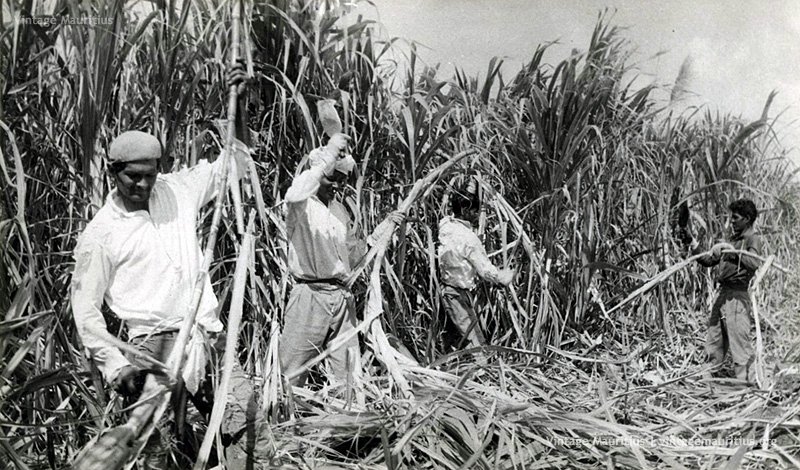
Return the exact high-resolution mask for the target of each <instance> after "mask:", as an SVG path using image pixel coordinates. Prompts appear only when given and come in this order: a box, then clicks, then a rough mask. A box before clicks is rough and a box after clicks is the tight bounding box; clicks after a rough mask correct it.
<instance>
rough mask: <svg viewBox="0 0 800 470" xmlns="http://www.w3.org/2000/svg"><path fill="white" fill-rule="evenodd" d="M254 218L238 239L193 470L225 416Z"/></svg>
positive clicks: (203, 458) (205, 456) (203, 460)
mask: <svg viewBox="0 0 800 470" xmlns="http://www.w3.org/2000/svg"><path fill="white" fill-rule="evenodd" d="M254 220H255V218H254V217H253V213H252V212H251V214H250V221H249V222H248V224H247V230H246V231H245V234H244V238H243V239H242V245H241V251H240V252H239V257H238V258H237V259H236V269H235V270H234V274H233V292H232V294H231V310H230V314H229V315H228V331H227V335H226V337H225V353H224V355H223V360H222V377H221V378H220V382H219V386H218V387H217V390H216V392H215V393H214V406H213V408H212V409H211V418H210V419H209V421H208V428H207V429H206V434H205V436H204V437H203V443H202V445H201V446H200V452H199V455H198V456H197V460H196V461H195V463H194V470H202V469H204V468H205V467H206V464H207V463H208V456H209V454H210V453H211V446H212V445H214V438H215V437H216V435H217V431H218V430H219V426H220V424H221V423H222V418H223V416H224V413H225V406H226V405H227V403H228V388H229V386H230V381H231V371H232V370H233V366H234V361H237V360H238V359H237V358H236V345H237V343H238V340H239V327H240V326H241V323H242V306H243V304H244V290H245V287H246V284H247V268H248V265H249V264H250V259H251V257H252V252H253V249H254V242H253V222H254Z"/></svg>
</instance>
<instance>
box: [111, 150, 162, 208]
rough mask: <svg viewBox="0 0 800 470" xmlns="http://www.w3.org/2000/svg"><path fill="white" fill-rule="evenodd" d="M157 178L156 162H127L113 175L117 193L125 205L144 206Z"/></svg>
mask: <svg viewBox="0 0 800 470" xmlns="http://www.w3.org/2000/svg"><path fill="white" fill-rule="evenodd" d="M157 176H158V160H141V161H136V162H129V163H127V164H126V165H125V168H123V169H122V170H120V171H118V172H117V173H116V174H115V175H114V180H115V181H116V183H117V191H118V192H119V195H120V197H121V198H122V199H123V200H124V201H125V202H126V205H130V206H134V207H141V206H146V204H147V201H148V200H149V199H150V192H151V191H152V190H153V185H154V184H155V183H156V177H157Z"/></svg>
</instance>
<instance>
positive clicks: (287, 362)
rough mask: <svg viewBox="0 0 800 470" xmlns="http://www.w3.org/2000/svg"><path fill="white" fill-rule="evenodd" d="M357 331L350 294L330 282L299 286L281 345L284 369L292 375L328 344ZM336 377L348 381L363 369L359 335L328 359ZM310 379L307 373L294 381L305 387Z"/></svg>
mask: <svg viewBox="0 0 800 470" xmlns="http://www.w3.org/2000/svg"><path fill="white" fill-rule="evenodd" d="M355 327H356V316H355V308H354V305H353V301H352V296H351V295H350V292H349V291H348V290H347V289H345V288H344V287H341V286H338V285H336V284H330V283H326V282H319V283H306V284H301V283H298V284H296V285H295V286H294V288H292V293H291V294H290V295H289V303H288V304H287V305H286V315H285V317H284V325H283V335H282V336H281V343H280V357H281V367H282V368H283V373H284V374H285V375H289V374H291V373H293V372H296V371H298V370H300V369H301V368H302V367H303V364H305V363H306V362H308V361H309V360H310V359H312V358H314V357H315V356H317V355H318V354H319V353H320V352H322V351H323V350H324V349H325V347H326V346H327V345H328V343H329V342H330V341H331V340H333V339H335V338H337V337H340V336H342V335H345V334H347V333H349V332H352V330H353V329H355ZM328 362H329V366H330V370H331V372H332V374H333V376H334V377H335V378H336V379H337V380H339V381H341V382H346V381H348V374H350V373H352V371H353V368H355V367H358V366H359V365H360V352H359V348H358V335H353V336H352V337H351V338H350V339H349V340H347V341H346V342H345V343H344V344H343V345H342V346H341V347H339V348H337V349H336V350H334V351H332V352H331V354H330V356H328ZM307 377H308V371H307V370H304V371H303V372H302V373H300V374H299V375H298V376H297V377H295V378H293V379H292V380H291V384H292V385H299V386H302V385H304V384H305V382H306V379H307Z"/></svg>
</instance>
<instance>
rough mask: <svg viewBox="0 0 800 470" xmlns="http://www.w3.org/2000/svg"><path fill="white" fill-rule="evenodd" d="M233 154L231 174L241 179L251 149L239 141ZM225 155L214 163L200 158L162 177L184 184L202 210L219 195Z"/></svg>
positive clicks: (246, 167)
mask: <svg viewBox="0 0 800 470" xmlns="http://www.w3.org/2000/svg"><path fill="white" fill-rule="evenodd" d="M233 156H234V158H233V167H232V168H231V169H230V173H229V176H230V177H231V178H235V179H237V180H239V179H242V178H243V177H244V175H246V174H247V170H248V166H249V161H250V150H249V149H248V148H247V146H246V145H244V144H243V143H241V142H239V141H237V142H236V143H235V144H234V154H233ZM225 157H226V152H225V151H223V152H221V153H220V154H219V156H218V157H217V159H216V160H214V162H213V163H209V162H208V161H206V160H200V161H199V162H197V165H195V166H193V167H192V168H188V169H185V170H181V171H178V172H175V173H170V174H167V175H162V176H160V178H164V179H172V180H173V181H175V182H176V183H178V184H180V185H182V186H183V187H184V190H185V191H186V194H187V195H188V197H190V198H191V199H192V200H193V201H194V203H195V207H196V209H197V210H200V208H201V207H203V206H204V205H206V204H208V203H209V202H210V201H211V200H212V199H213V198H214V197H215V196H216V195H217V184H216V182H217V177H218V176H219V175H220V174H221V173H222V166H223V164H224V161H225Z"/></svg>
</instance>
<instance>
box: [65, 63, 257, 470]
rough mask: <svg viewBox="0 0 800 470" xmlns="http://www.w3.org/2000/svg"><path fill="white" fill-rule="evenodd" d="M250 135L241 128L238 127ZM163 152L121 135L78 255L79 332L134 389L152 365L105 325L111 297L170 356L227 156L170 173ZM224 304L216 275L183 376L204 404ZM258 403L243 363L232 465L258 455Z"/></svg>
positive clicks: (97, 358) (239, 169) (118, 379)
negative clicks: (201, 222)
mask: <svg viewBox="0 0 800 470" xmlns="http://www.w3.org/2000/svg"><path fill="white" fill-rule="evenodd" d="M242 75H243V72H241V71H236V69H234V72H232V73H231V74H230V75H229V83H231V84H234V83H241V82H242V80H243V77H242ZM237 121H240V120H238V119H237ZM242 135H243V129H241V128H239V129H238V130H237V136H242ZM161 153H162V149H161V144H160V142H159V141H158V139H157V138H156V137H154V136H152V135H150V134H146V133H144V132H139V131H128V132H124V133H122V134H120V135H119V136H118V137H117V138H116V139H114V141H113V142H112V144H111V147H110V149H109V152H108V163H109V170H110V172H111V175H112V177H113V179H114V182H115V183H116V188H115V189H114V190H112V191H111V193H110V194H109V195H108V197H107V199H106V203H105V204H104V205H103V207H102V208H101V209H100V211H98V213H97V215H95V217H94V218H93V219H92V220H91V222H90V223H89V224H88V225H87V227H86V229H85V230H84V232H83V233H82V235H81V237H80V239H79V241H78V245H77V247H76V248H75V255H74V256H75V269H74V272H73V276H72V310H73V314H74V318H75V323H76V326H77V332H78V335H79V336H80V338H81V340H82V342H83V345H84V346H85V347H86V348H87V349H88V350H89V352H90V353H91V356H92V358H93V359H94V362H95V364H97V366H98V368H99V369H100V371H101V372H102V374H103V376H104V378H105V379H106V380H107V381H108V382H109V383H111V384H113V385H114V386H115V388H116V389H117V391H118V392H119V393H120V394H122V395H123V396H128V397H136V396H137V395H138V394H139V393H141V389H142V386H143V383H144V376H145V372H144V371H145V369H144V367H145V365H146V364H140V363H137V362H136V360H135V359H134V358H131V357H128V356H126V355H125V354H123V353H122V352H121V351H120V350H119V348H117V347H116V346H115V345H114V344H113V343H111V342H109V341H107V340H105V339H104V338H103V335H102V334H99V333H98V332H100V331H101V330H106V328H107V325H106V322H105V320H104V318H103V313H102V312H101V308H102V307H103V303H104V302H105V304H106V305H107V307H108V308H109V310H110V311H111V313H113V314H114V315H115V316H116V317H117V318H118V319H119V320H121V321H122V322H123V323H124V325H125V327H126V328H127V335H128V338H129V340H128V342H129V343H130V344H131V345H133V346H134V347H137V348H139V349H140V350H142V351H143V352H145V353H147V354H149V355H150V356H151V357H153V358H154V359H156V360H158V361H161V362H166V360H167V358H168V357H169V355H170V352H171V350H172V347H173V345H174V342H175V339H176V337H177V332H178V330H179V328H180V325H181V322H182V321H183V318H184V316H185V315H187V314H188V310H189V307H190V297H191V295H192V291H193V290H194V285H195V280H196V278H197V276H198V271H199V269H200V266H201V264H202V252H201V249H200V244H199V242H198V239H197V218H198V213H199V211H200V209H201V208H202V207H203V206H204V205H205V204H206V203H208V202H209V201H211V199H212V198H214V196H215V194H216V191H215V190H216V185H215V180H216V179H218V175H219V174H220V172H221V168H222V164H223V160H224V158H223V157H222V156H220V157H218V158H217V159H216V160H215V161H214V162H213V163H208V162H206V161H200V162H199V163H198V164H197V165H196V166H194V167H193V168H189V169H184V170H181V171H177V172H174V173H170V174H163V175H161V174H159V172H158V163H159V159H160V158H161V156H162V154H161ZM234 157H235V158H234V159H233V160H234V161H235V164H234V165H233V168H231V171H232V172H233V174H234V175H235V177H237V178H241V177H243V176H244V175H245V173H246V171H247V168H248V163H249V159H250V156H249V150H248V149H247V147H246V146H244V144H242V143H241V142H237V146H236V150H235V152H234ZM216 309H217V299H216V297H215V295H214V292H213V290H212V288H211V284H210V282H209V280H208V278H206V282H205V286H204V289H203V292H202V296H201V301H200V308H199V310H198V313H197V319H196V333H195V334H194V335H193V340H192V342H191V343H190V344H189V345H188V346H187V348H188V356H189V357H188V359H187V362H186V366H185V368H184V370H183V376H182V378H183V380H184V383H185V387H186V390H188V392H189V393H190V394H191V398H192V401H193V402H195V405H196V406H197V407H198V409H206V410H207V409H210V406H208V403H204V404H203V403H200V401H202V400H203V399H204V398H206V397H203V396H202V395H203V393H201V392H205V393H208V391H209V388H210V387H208V381H206V385H207V386H206V387H204V388H201V385H202V382H203V380H204V378H205V377H206V374H207V371H206V367H207V361H206V347H207V346H208V345H213V344H215V342H218V341H219V339H220V336H221V335H224V333H221V332H222V330H223V325H222V323H221V322H220V321H219V319H218V318H217V313H216ZM204 339H205V341H204ZM223 343H224V341H223ZM209 352H210V353H211V354H213V353H214V351H213V350H210V349H209ZM179 395H180V393H174V394H173V396H174V397H176V398H177V397H178V396H179ZM174 404H175V403H173V405H174ZM255 411H256V408H255V399H254V393H253V385H252V383H251V382H250V381H249V380H248V379H247V378H246V376H245V375H244V372H243V371H242V369H241V366H239V365H238V364H236V367H235V370H234V372H233V377H232V378H231V386H230V393H229V399H228V405H227V407H226V410H225V414H226V419H224V420H223V422H222V423H223V424H222V429H221V432H222V435H223V436H225V440H226V441H227V442H228V443H229V444H230V445H229V446H228V448H227V450H226V454H227V458H226V460H227V464H228V467H227V468H229V469H239V468H245V467H246V463H247V459H248V458H249V457H250V456H252V455H254V450H253V449H252V448H250V449H246V448H245V447H246V443H245V442H244V441H245V440H246V439H244V438H243V434H244V433H245V432H246V431H248V429H255V428H260V427H261V421H262V419H260V413H255ZM171 434H172V431H170V430H169V429H166V425H165V423H160V425H159V429H158V432H157V433H156V436H155V437H154V438H152V440H151V441H150V442H149V443H148V448H147V449H145V457H146V458H147V460H148V463H149V464H150V465H152V466H155V468H167V467H170V465H171V463H170V462H168V461H167V459H168V455H167V454H168V452H167V450H168V449H167V448H166V446H167V445H168V442H169V438H170V435H171ZM251 436H252V434H251ZM251 445H252V444H251Z"/></svg>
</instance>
